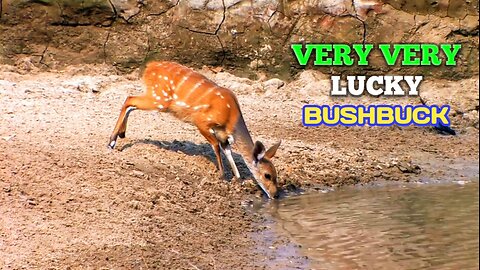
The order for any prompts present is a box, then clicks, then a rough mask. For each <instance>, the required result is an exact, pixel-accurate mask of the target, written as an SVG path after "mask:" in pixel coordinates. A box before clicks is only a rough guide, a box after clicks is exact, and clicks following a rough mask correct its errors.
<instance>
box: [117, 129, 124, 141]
mask: <svg viewBox="0 0 480 270" xmlns="http://www.w3.org/2000/svg"><path fill="white" fill-rule="evenodd" d="M118 137H120V138H122V139H123V138H125V131H124V132H120V133H118Z"/></svg>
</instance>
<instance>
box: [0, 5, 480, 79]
mask: <svg viewBox="0 0 480 270" xmlns="http://www.w3.org/2000/svg"><path fill="white" fill-rule="evenodd" d="M0 3H1V9H0V14H1V17H0V63H7V64H14V63H16V62H17V61H18V60H19V59H25V57H28V58H29V59H30V61H31V62H32V63H33V64H34V65H37V66H42V67H45V68H58V67H62V66H65V65H70V64H79V63H108V64H113V65H115V66H117V67H118V68H119V69H121V70H124V71H128V70H130V69H132V68H137V67H139V66H141V65H142V64H143V63H144V62H145V61H148V60H150V59H168V60H176V61H179V62H181V63H185V64H188V65H190V66H196V67H199V66H202V65H222V66H224V67H225V68H227V69H230V70H235V71H236V72H237V74H243V75H245V74H247V75H250V76H255V75H258V74H260V73H266V74H268V75H274V76H280V77H283V78H288V77H290V76H291V75H294V74H296V73H297V72H298V71H299V70H301V69H302V68H301V67H300V66H298V65H297V64H296V61H295V59H294V56H293V53H292V52H291V49H290V44H291V43H294V42H305V43H314V42H316V43H334V42H335V43H362V42H367V43H391V42H395V43H408V42H413V43H461V44H462V50H461V52H460V56H459V58H458V62H457V66H456V67H445V66H441V67H422V68H418V67H413V68H405V67H402V68H401V69H400V67H399V66H394V67H387V66H386V65H385V63H384V61H383V59H381V58H380V55H372V56H371V58H370V62H371V65H370V66H368V67H367V68H365V67H348V68H318V67H315V68H317V69H320V70H322V71H323V72H327V73H348V74H355V73H365V72H367V73H370V74H373V73H375V74H379V73H385V72H396V73H398V74H400V73H402V74H412V73H415V74H419V73H420V74H424V75H429V76H433V77H448V78H451V79H458V78H465V77H471V76H476V75H478V19H479V16H478V0H474V1H463V0H409V1H407V0H384V1H383V2H382V1H380V0H295V1H285V0H280V1H277V0H260V1H247V0H173V1H168V0H157V1H153V0H149V1H147V0H83V1H73V0H0Z"/></svg>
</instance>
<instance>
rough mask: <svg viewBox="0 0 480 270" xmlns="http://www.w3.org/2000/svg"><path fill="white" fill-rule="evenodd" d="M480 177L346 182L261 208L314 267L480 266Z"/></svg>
mask: <svg viewBox="0 0 480 270" xmlns="http://www.w3.org/2000/svg"><path fill="white" fill-rule="evenodd" d="M478 191H479V190H478V181H474V182H471V183H466V184H462V185H459V184H442V185H418V186H410V187H375V188H363V189H358V188H345V189H342V190H337V191H334V192H328V193H325V194H322V193H316V194H309V195H302V196H296V197H292V198H287V199H284V200H281V201H280V202H279V203H278V205H275V204H271V205H269V206H267V207H266V209H264V211H267V212H269V213H270V214H271V215H273V216H274V219H275V220H276V221H277V222H276V224H277V227H278V228H279V230H278V231H280V233H282V234H286V236H287V237H288V238H289V239H291V240H292V242H294V243H297V244H300V245H301V252H302V253H303V254H305V255H307V256H308V257H309V260H310V265H309V268H312V269H478V267H479V262H478V261H479V251H478V249H479V229H478V225H479V221H478V220H479V216H478V210H479V208H478V198H479V196H478Z"/></svg>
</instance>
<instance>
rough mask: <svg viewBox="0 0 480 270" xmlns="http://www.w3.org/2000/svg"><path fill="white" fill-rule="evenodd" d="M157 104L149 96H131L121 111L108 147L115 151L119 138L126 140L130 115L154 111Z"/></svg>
mask: <svg viewBox="0 0 480 270" xmlns="http://www.w3.org/2000/svg"><path fill="white" fill-rule="evenodd" d="M155 108H156V107H155V104H154V103H153V102H152V101H151V99H150V98H148V97H147V96H129V97H127V99H126V100H125V102H124V103H123V106H122V110H121V111H120V116H118V120H117V124H116V125H115V128H114V129H113V132H112V135H111V136H110V142H109V144H108V147H109V148H110V149H113V148H114V147H115V144H116V143H117V137H120V138H125V132H126V129H127V120H128V116H129V114H130V113H131V112H132V111H134V110H136V109H139V110H154V109H155Z"/></svg>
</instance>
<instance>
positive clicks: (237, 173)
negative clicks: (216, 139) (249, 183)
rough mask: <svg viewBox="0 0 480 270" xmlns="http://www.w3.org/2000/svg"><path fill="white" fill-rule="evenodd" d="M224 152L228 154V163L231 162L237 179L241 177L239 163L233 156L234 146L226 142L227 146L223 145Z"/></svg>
mask: <svg viewBox="0 0 480 270" xmlns="http://www.w3.org/2000/svg"><path fill="white" fill-rule="evenodd" d="M222 149H223V153H225V156H227V160H228V163H230V167H231V168H232V171H233V174H234V175H235V177H236V178H237V179H240V173H239V172H238V168H237V165H236V164H235V160H233V156H232V147H231V146H230V144H226V146H225V147H223V146H222Z"/></svg>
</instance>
